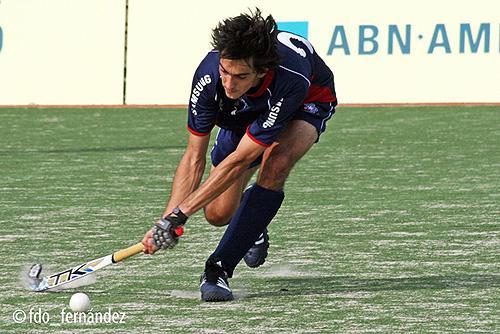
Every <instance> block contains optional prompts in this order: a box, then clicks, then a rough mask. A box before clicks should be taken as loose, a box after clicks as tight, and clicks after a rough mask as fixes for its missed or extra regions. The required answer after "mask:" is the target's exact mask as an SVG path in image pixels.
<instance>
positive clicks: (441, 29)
mask: <svg viewBox="0 0 500 334" xmlns="http://www.w3.org/2000/svg"><path fill="white" fill-rule="evenodd" d="M439 35H441V37H439ZM438 38H439V39H441V40H442V42H440V43H438V41H437V40H438ZM437 47H443V48H444V50H445V52H446V53H451V47H450V40H449V39H448V34H447V33H446V27H445V25H444V24H436V29H434V34H433V35H432V40H431V45H430V46H429V51H427V53H433V52H434V49H435V48H437Z"/></svg>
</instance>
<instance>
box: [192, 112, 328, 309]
mask: <svg viewBox="0 0 500 334" xmlns="http://www.w3.org/2000/svg"><path fill="white" fill-rule="evenodd" d="M309 108H310V109H309ZM333 110H334V105H333V104H328V105H326V104H325V105H317V104H310V105H309V106H304V110H301V111H299V112H298V114H297V116H296V118H295V119H294V120H293V121H292V122H291V123H290V124H289V125H288V126H287V127H286V128H285V129H284V130H283V132H282V133H281V135H280V136H279V138H278V140H277V141H276V143H275V144H274V145H272V146H271V147H270V148H269V149H268V150H266V152H265V153H264V158H263V160H264V159H265V160H266V161H265V164H264V163H263V164H262V165H261V171H260V173H259V176H258V181H257V183H256V184H254V185H252V186H251V187H249V188H248V189H247V191H245V193H244V194H243V197H242V200H241V204H240V205H239V207H238V209H237V210H236V212H235V214H234V216H233V218H232V219H231V222H230V223H229V226H228V228H227V229H226V232H225V233H224V236H223V237H222V240H221V241H220V243H219V245H218V247H217V249H216V250H215V252H214V253H213V254H212V255H211V256H210V258H209V260H208V261H207V263H206V266H205V272H212V271H214V272H217V275H218V276H217V277H219V278H220V284H221V287H220V289H222V290H220V289H219V290H220V291H229V293H228V294H227V295H225V296H224V295H223V294H222V295H221V294H218V297H220V298H221V299H217V300H229V298H232V294H231V293H230V289H229V286H228V284H227V278H228V277H232V275H233V272H234V269H235V267H236V266H237V264H238V263H239V262H240V260H241V259H242V258H243V256H244V255H245V253H246V252H247V251H248V250H249V249H250V247H252V245H254V242H255V240H257V238H258V237H259V235H260V234H261V233H262V231H264V230H265V229H266V228H267V226H268V225H269V223H270V222H271V220H272V219H273V218H274V216H275V215H276V213H277V212H278V210H279V208H280V207H281V203H282V202H283V199H284V192H283V190H282V189H283V186H284V183H285V181H286V178H287V177H288V175H289V173H290V171H291V169H292V168H293V166H294V165H295V163H296V162H297V161H298V160H300V159H301V158H302V156H304V154H306V153H307V151H308V150H309V149H310V148H311V146H312V145H313V144H314V142H316V141H317V140H318V138H319V134H321V133H322V132H323V131H324V130H325V124H326V121H327V120H328V119H329V118H330V117H331V115H332V114H333ZM264 166H265V167H264ZM266 187H269V188H266ZM225 288H227V290H226V289H225ZM217 289H218V288H214V287H213V286H212V287H210V286H208V285H206V284H203V281H202V285H201V291H202V299H203V300H205V301H210V299H211V297H207V296H209V293H210V292H212V291H213V290H217ZM229 296H230V297H229ZM212 300H216V298H214V299H212Z"/></svg>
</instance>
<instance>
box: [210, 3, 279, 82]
mask: <svg viewBox="0 0 500 334" xmlns="http://www.w3.org/2000/svg"><path fill="white" fill-rule="evenodd" d="M277 30H278V25H277V24H276V21H274V18H273V17H272V16H271V15H269V16H268V17H266V18H263V17H262V13H261V11H260V9H259V8H256V9H255V12H254V13H252V11H251V10H250V13H249V14H240V15H239V16H235V17H231V18H228V19H225V20H224V21H222V22H219V24H218V25H217V27H216V28H215V29H213V30H212V46H213V48H214V49H216V50H219V58H224V59H231V60H240V59H241V60H244V61H246V63H247V64H248V65H249V66H250V67H251V68H253V69H254V70H255V71H256V72H257V73H263V72H265V70H266V69H268V68H269V69H274V68H277V67H278V66H279V64H280V62H281V56H280V55H279V54H278V42H277V41H276V33H277Z"/></svg>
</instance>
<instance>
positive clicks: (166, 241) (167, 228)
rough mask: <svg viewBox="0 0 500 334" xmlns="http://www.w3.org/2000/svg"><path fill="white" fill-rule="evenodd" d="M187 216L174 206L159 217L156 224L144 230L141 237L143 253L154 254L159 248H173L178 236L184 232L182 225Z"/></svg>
mask: <svg viewBox="0 0 500 334" xmlns="http://www.w3.org/2000/svg"><path fill="white" fill-rule="evenodd" d="M187 218H188V217H187V216H186V215H185V214H184V213H183V212H182V211H181V210H180V209H179V208H177V207H176V208H175V209H174V211H173V212H172V213H170V214H169V215H168V216H166V217H165V218H163V219H160V220H159V221H158V222H157V223H156V225H155V226H154V227H153V228H152V229H151V230H149V231H148V232H146V235H145V236H144V238H143V239H142V244H143V245H144V253H146V254H154V253H155V252H156V251H157V250H159V249H164V248H173V247H174V246H175V245H177V243H178V242H179V237H180V236H181V235H182V234H183V233H184V230H183V228H182V226H183V225H184V224H185V223H186V221H187Z"/></svg>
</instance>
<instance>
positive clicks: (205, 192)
mask: <svg viewBox="0 0 500 334" xmlns="http://www.w3.org/2000/svg"><path fill="white" fill-rule="evenodd" d="M266 148H267V146H264V145H262V144H260V143H257V142H255V141H254V140H253V139H251V138H250V137H249V136H248V134H245V135H244V136H243V138H242V139H241V141H240V143H239V145H238V147H237V148H236V150H235V151H234V152H233V153H231V154H230V155H229V156H227V157H226V158H225V159H224V160H223V161H222V162H221V163H219V165H217V167H216V168H214V169H213V170H212V172H211V173H210V175H209V176H208V178H207V179H206V180H205V182H204V183H203V184H202V185H201V186H200V187H199V188H198V189H197V190H196V191H194V192H193V193H192V194H191V195H190V196H188V197H187V198H186V199H185V200H184V201H183V202H182V203H180V204H179V205H178V207H179V209H180V210H181V211H182V212H183V213H184V214H185V215H187V216H191V215H192V214H193V213H195V212H196V211H198V210H200V209H201V208H203V207H204V206H205V205H207V204H208V203H210V202H211V201H212V200H214V199H215V198H217V197H218V196H219V195H220V194H222V193H223V192H224V191H225V190H226V189H227V188H229V186H230V185H231V184H233V182H234V181H235V180H236V179H237V178H238V177H239V176H241V175H242V174H243V173H244V172H245V171H246V170H247V169H248V167H249V166H250V164H251V163H252V162H253V161H254V160H255V159H257V158H258V157H259V156H260V155H261V154H262V153H263V152H264V150H265V149H266Z"/></svg>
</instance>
